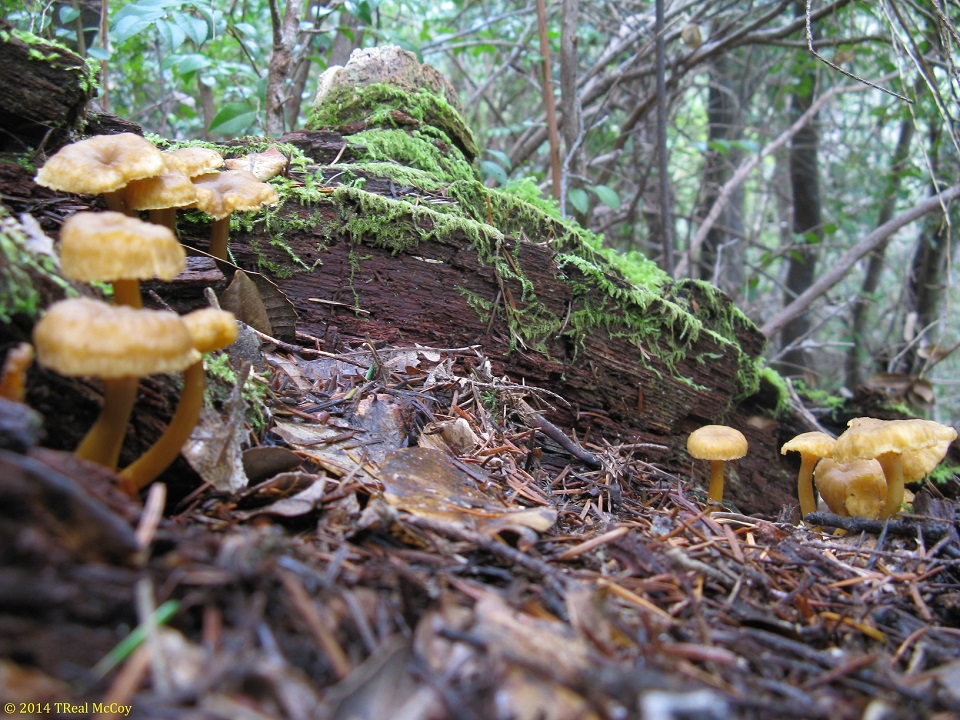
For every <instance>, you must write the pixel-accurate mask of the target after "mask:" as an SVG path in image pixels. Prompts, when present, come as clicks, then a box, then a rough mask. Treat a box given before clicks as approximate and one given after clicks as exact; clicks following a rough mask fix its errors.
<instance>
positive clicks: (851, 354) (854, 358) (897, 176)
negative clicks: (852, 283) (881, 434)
mask: <svg viewBox="0 0 960 720" xmlns="http://www.w3.org/2000/svg"><path fill="white" fill-rule="evenodd" d="M913 123H914V120H913V117H912V116H911V115H910V114H909V113H907V112H904V113H903V117H902V119H901V120H900V135H899V137H898V138H897V147H896V149H895V150H894V151H893V158H891V162H890V171H889V173H888V174H887V188H886V191H885V193H884V197H883V205H881V207H880V212H879V213H878V215H877V227H880V226H881V225H883V224H884V223H886V222H887V221H889V220H890V218H892V217H893V212H894V210H895V209H896V205H897V192H898V190H899V188H900V181H901V179H902V178H903V171H904V169H905V166H906V164H907V161H908V160H909V156H908V153H909V151H910V143H911V142H912V141H913ZM886 249H887V241H884V242H883V243H881V244H880V245H879V246H878V247H877V249H876V250H875V251H874V252H872V253H870V261H869V262H868V264H867V272H866V275H865V276H864V278H863V284H862V285H861V286H860V293H859V295H858V296H857V298H856V300H855V301H854V303H853V307H852V308H851V316H850V339H851V344H850V349H849V350H848V351H847V357H846V386H847V387H848V388H849V389H850V390H855V389H856V388H857V387H858V386H859V385H860V383H862V382H863V363H864V345H866V344H867V343H868V342H869V341H868V338H867V318H868V316H869V315H868V311H869V310H870V307H871V306H872V304H873V296H874V293H876V291H877V288H878V287H879V286H880V276H881V274H882V273H883V268H884V265H885V260H884V252H885V251H886ZM866 355H867V356H868V357H869V356H870V353H867V354H866ZM875 369H879V368H875Z"/></svg>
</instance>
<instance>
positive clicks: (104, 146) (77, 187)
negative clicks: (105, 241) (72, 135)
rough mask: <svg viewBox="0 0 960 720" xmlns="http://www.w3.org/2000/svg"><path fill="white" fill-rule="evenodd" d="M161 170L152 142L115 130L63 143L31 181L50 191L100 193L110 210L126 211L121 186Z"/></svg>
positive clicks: (161, 160) (160, 160)
mask: <svg viewBox="0 0 960 720" xmlns="http://www.w3.org/2000/svg"><path fill="white" fill-rule="evenodd" d="M161 172H163V156H162V155H161V154H160V151H159V150H157V148H156V147H154V145H153V143H151V142H150V141H149V140H146V139H145V138H142V137H140V136H139V135H134V134H133V133H119V134H117V135H97V136H95V137H91V138H87V139H86V140H80V141H79V142H75V143H71V144H70V145H65V146H64V147H63V148H61V149H60V150H59V151H58V152H57V153H56V154H54V155H52V156H51V157H50V158H49V159H48V160H47V162H46V163H45V164H44V165H43V167H41V168H40V170H39V171H37V176H36V178H35V181H36V183H37V185H43V186H44V187H48V188H50V189H51V190H60V191H62V192H72V193H78V194H81V195H103V199H104V201H105V202H106V204H107V207H108V208H109V209H110V210H115V211H117V212H126V207H125V206H124V203H123V196H122V194H121V192H120V191H121V190H122V189H123V187H125V186H126V185H127V183H129V182H130V181H131V180H140V179H141V178H146V177H152V176H153V175H158V174H160V173H161Z"/></svg>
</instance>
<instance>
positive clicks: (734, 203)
mask: <svg viewBox="0 0 960 720" xmlns="http://www.w3.org/2000/svg"><path fill="white" fill-rule="evenodd" d="M731 70H732V69H731V67H730V62H729V56H728V55H719V56H718V57H717V59H716V60H715V61H714V62H713V65H712V66H711V68H710V88H709V91H708V99H707V121H708V123H709V128H708V147H707V151H706V158H705V162H704V168H703V189H704V190H703V199H702V201H701V203H700V207H701V211H700V213H699V214H701V215H703V216H706V215H707V214H708V213H709V212H710V209H711V208H712V207H713V205H714V203H716V202H717V201H718V200H719V199H720V190H721V188H722V187H724V185H726V183H727V182H729V181H730V178H731V177H732V174H733V168H734V167H736V166H737V165H739V164H740V161H741V159H742V155H743V153H742V152H740V151H739V150H738V149H736V148H735V147H734V146H733V144H732V142H731V141H735V140H737V139H739V138H740V137H741V133H742V127H741V125H740V119H739V118H740V111H739V108H740V104H741V103H740V93H739V92H738V89H737V87H736V85H735V82H734V77H733V73H732V72H731ZM720 144H725V145H726V149H724V150H722V151H721V150H719V149H716V146H717V145H720ZM743 198H744V194H743V186H742V185H738V186H737V187H736V188H735V189H734V190H733V192H731V193H730V196H729V199H728V200H727V202H725V203H724V204H723V205H722V206H721V207H722V209H721V211H720V214H719V216H718V218H717V221H716V222H715V223H714V224H712V225H711V227H710V229H709V231H708V232H707V234H706V237H705V238H704V243H703V251H702V253H701V255H700V260H699V263H698V266H699V267H698V270H699V273H698V275H699V277H700V278H702V279H703V280H708V281H710V282H712V283H715V284H716V285H717V286H718V287H720V288H721V289H722V290H723V291H724V292H726V293H727V294H728V295H730V296H731V297H732V298H734V299H736V297H737V294H738V293H739V291H740V288H741V287H742V285H743V279H744V272H743V261H744V242H743Z"/></svg>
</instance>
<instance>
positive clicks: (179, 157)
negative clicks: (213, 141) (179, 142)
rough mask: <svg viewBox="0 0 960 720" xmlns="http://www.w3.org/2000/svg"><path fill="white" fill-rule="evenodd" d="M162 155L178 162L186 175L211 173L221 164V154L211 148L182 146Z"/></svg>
mask: <svg viewBox="0 0 960 720" xmlns="http://www.w3.org/2000/svg"><path fill="white" fill-rule="evenodd" d="M163 155H164V157H166V158H167V159H168V160H169V159H173V160H176V161H177V162H178V163H180V166H181V168H180V169H181V170H182V171H183V173H184V175H186V176H187V177H196V176H197V175H204V174H206V173H212V172H213V171H214V170H216V169H217V168H218V167H221V166H222V165H223V156H222V155H221V154H220V153H218V152H217V151H216V150H214V149H213V148H205V147H182V148H177V149H176V150H168V151H167V152H165V153H163Z"/></svg>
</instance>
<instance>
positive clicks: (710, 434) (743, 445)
mask: <svg viewBox="0 0 960 720" xmlns="http://www.w3.org/2000/svg"><path fill="white" fill-rule="evenodd" d="M687 452H688V453H690V455H691V457H695V458H696V459H697V460H736V459H737V458H742V457H743V456H744V455H746V454H747V438H745V437H744V435H743V433H742V432H740V431H739V430H735V429H734V428H732V427H727V426H726V425H704V426H703V427H702V428H699V429H697V430H694V431H693V432H692V433H690V436H689V437H688V438H687Z"/></svg>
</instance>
